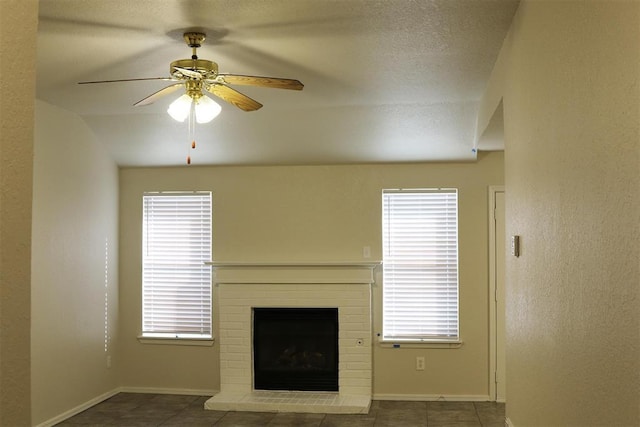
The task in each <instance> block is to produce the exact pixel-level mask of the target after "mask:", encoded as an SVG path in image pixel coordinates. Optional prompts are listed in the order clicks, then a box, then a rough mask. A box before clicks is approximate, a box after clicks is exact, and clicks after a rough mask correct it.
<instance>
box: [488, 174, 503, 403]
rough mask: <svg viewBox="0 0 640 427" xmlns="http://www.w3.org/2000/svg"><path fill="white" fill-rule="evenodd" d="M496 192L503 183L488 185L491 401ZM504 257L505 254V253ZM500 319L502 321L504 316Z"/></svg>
mask: <svg viewBox="0 0 640 427" xmlns="http://www.w3.org/2000/svg"><path fill="white" fill-rule="evenodd" d="M496 193H504V185H491V186H489V196H488V197H489V396H490V397H491V400H492V401H496V400H497V386H496V375H497V367H496V360H497V351H496V347H497V340H498V336H497V333H496V329H497V322H498V318H497V307H496V294H497V290H496V283H497V273H496V218H495V206H496ZM505 257H506V254H505ZM500 320H501V321H503V322H504V316H502V319H500Z"/></svg>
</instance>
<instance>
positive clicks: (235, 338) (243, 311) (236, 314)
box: [205, 263, 379, 414]
mask: <svg viewBox="0 0 640 427" xmlns="http://www.w3.org/2000/svg"><path fill="white" fill-rule="evenodd" d="M211 265H212V267H213V269H214V284H215V296H214V297H215V299H216V302H217V304H216V311H217V314H218V326H219V327H218V331H219V333H218V337H217V340H218V342H219V343H220V392H219V393H218V394H216V395H215V396H213V397H212V398H211V399H209V400H208V401H207V402H206V403H205V408H206V409H213V410H221V411H265V412H311V413H342V414H357V413H367V412H368V411H369V406H370V404H371V394H372V351H371V345H372V343H371V340H372V337H371V284H372V283H373V281H374V269H375V267H376V266H377V265H379V264H378V263H306V264H284V263H277V264H276V263H269V264H248V263H212V264H211ZM254 307H278V308H282V307H294V308H300V307H304V308H317V307H323V308H334V307H335V308H338V390H339V391H338V392H337V393H336V392H306V391H261V390H254V388H253V362H252V360H253V359H252V355H253V350H252V342H253V339H252V309H253V308H254Z"/></svg>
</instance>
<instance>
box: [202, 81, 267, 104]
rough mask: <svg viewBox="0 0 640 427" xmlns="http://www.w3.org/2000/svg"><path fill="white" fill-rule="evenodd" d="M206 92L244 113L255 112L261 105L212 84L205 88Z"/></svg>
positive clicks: (221, 86) (233, 90) (240, 94)
mask: <svg viewBox="0 0 640 427" xmlns="http://www.w3.org/2000/svg"><path fill="white" fill-rule="evenodd" d="M207 91H209V92H211V93H212V94H214V95H215V96H217V97H219V98H221V99H224V100H225V101H227V102H229V103H231V104H233V105H235V106H236V107H238V108H239V109H241V110H244V111H255V110H258V109H260V108H261V107H262V104H260V103H259V102H258V101H256V100H254V99H251V98H249V97H248V96H247V95H244V94H242V93H240V92H238V91H237V90H235V89H232V88H230V87H229V86H225V85H221V84H212V85H210V86H207Z"/></svg>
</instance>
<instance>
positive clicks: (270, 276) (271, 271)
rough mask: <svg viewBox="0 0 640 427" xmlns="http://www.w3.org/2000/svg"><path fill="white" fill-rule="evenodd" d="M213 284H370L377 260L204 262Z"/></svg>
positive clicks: (372, 280) (373, 277) (373, 278)
mask: <svg viewBox="0 0 640 427" xmlns="http://www.w3.org/2000/svg"><path fill="white" fill-rule="evenodd" d="M206 264H207V265H210V266H211V267H212V269H213V271H214V277H213V283H214V284H222V283H224V284H233V283H245V284H246V283H255V284H259V283H261V284H301V283H305V284H312V283H316V284H330V283H340V284H373V283H375V274H374V272H375V269H376V268H377V267H378V266H380V265H381V263H380V262H208V263H206Z"/></svg>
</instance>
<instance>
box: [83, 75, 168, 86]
mask: <svg viewBox="0 0 640 427" xmlns="http://www.w3.org/2000/svg"><path fill="white" fill-rule="evenodd" d="M142 80H168V81H173V79H172V78H171V77H149V78H144V79H122V80H98V81H95V82H78V84H79V85H89V84H93V83H117V82H139V81H142Z"/></svg>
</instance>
